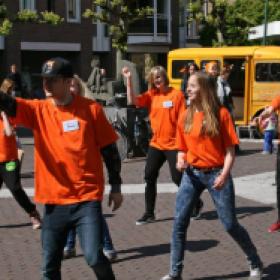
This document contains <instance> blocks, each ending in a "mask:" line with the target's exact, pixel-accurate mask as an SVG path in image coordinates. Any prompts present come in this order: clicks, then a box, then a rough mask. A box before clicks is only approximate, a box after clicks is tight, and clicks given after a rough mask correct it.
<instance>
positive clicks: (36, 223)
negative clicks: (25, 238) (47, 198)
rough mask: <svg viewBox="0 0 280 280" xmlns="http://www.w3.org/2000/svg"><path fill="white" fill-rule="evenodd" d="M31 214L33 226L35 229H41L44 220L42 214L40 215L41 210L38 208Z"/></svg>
mask: <svg viewBox="0 0 280 280" xmlns="http://www.w3.org/2000/svg"><path fill="white" fill-rule="evenodd" d="M29 215H30V220H31V223H32V228H33V229H34V230H36V229H40V228H41V227H42V220H41V216H40V214H39V212H38V211H37V210H34V211H33V212H31V213H30V214H29Z"/></svg>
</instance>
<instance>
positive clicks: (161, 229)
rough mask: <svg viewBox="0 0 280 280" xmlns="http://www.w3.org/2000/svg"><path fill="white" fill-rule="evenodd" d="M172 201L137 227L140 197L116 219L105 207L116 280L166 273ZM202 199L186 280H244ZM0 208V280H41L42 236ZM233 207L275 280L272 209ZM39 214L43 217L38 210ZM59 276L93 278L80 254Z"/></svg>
mask: <svg viewBox="0 0 280 280" xmlns="http://www.w3.org/2000/svg"><path fill="white" fill-rule="evenodd" d="M25 148H27V147H25ZM248 156H249V157H250V153H249V154H248ZM257 157H258V155H257ZM30 160H31V155H30V154H27V155H26V158H25V166H24V169H23V172H24V174H25V177H26V178H24V179H23V183H24V185H25V184H26V185H29V186H30V185H31V184H32V183H33V178H32V170H30V169H29V168H28V166H29V167H30V166H31V165H32V163H31V161H30ZM242 160H244V158H243V159H242ZM249 160H250V161H251V160H252V159H251V158H249ZM265 160H268V159H267V158H266V159H265ZM246 168H247V167H246ZM29 175H31V176H29ZM28 177H30V178H28ZM174 199H175V195H174V194H159V196H158V203H157V218H158V221H157V222H156V223H153V224H149V225H145V226H136V225H135V220H136V219H137V218H139V215H141V214H142V211H143V207H144V204H143V203H144V201H143V194H131V195H126V196H125V201H124V204H123V207H122V208H121V209H120V210H119V211H117V213H116V214H114V215H113V214H111V211H110V209H108V208H107V206H106V203H104V213H106V214H107V220H108V223H109V226H110V228H111V234H112V238H113V241H114V244H115V247H116V249H117V250H118V254H119V258H118V261H117V262H116V263H114V264H113V269H114V271H115V273H116V277H117V279H118V280H134V279H136V280H137V279H139V280H140V279H141V280H143V279H144V280H157V279H160V277H161V276H162V275H164V274H166V273H167V271H168V264H169V241H170V236H171V228H172V217H173V206H174ZM105 200H107V197H105ZM203 200H204V201H205V208H204V213H203V216H202V219H201V220H198V221H193V222H191V226H190V229H189V234H188V242H187V249H186V259H185V262H184V264H185V269H184V273H183V278H184V280H186V279H187V280H194V279H195V280H216V279H217V280H218V279H222V280H226V279H231V280H233V279H234V280H236V279H241V280H243V279H247V277H246V276H247V275H248V267H247V264H246V261H245V259H244V257H243V254H242V253H241V251H240V249H239V248H238V247H237V246H236V245H235V244H234V243H233V241H232V240H231V239H230V238H229V237H228V236H227V235H226V234H225V233H224V231H223V229H222V226H221V224H220V223H219V221H218V220H217V217H216V214H215V211H214V209H213V205H212V202H211V201H210V199H209V196H208V194H207V193H204V194H203ZM0 203H1V207H0V252H1V253H0V280H21V279H26V280H29V279H34V280H36V279H40V265H41V248H40V231H33V230H32V229H31V226H30V223H29V219H28V217H27V216H26V215H25V213H23V212H22V210H21V209H20V208H19V206H18V205H17V204H16V203H15V201H14V200H13V199H11V198H1V199H0ZM236 203H237V214H238V217H239V219H240V222H241V223H242V224H243V225H244V226H245V227H246V228H247V229H248V231H249V232H250V234H251V237H252V239H253V240H254V242H255V244H256V246H257V248H258V249H259V252H260V254H261V257H262V259H263V262H264V265H265V274H266V276H265V277H264V278H263V279H266V280H279V279H280V261H279V256H280V253H279V252H280V242H279V240H280V239H279V238H280V233H275V234H268V233H267V232H266V229H267V227H268V226H269V224H270V223H271V222H272V221H274V219H275V210H274V208H273V205H265V204H260V203H256V202H254V201H251V200H246V199H243V198H239V197H237V199H236ZM39 210H40V211H41V212H42V208H41V207H39ZM62 277H63V279H65V280H68V279H69V280H72V279H73V280H74V279H75V280H76V279H81V280H84V279H96V278H95V276H94V275H93V273H92V271H91V270H90V268H89V267H88V266H87V264H86V262H85V260H84V258H83V257H82V254H81V251H80V249H78V256H77V257H76V258H74V259H70V260H66V261H64V262H63V265H62Z"/></svg>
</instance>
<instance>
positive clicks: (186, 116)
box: [161, 72, 262, 280]
mask: <svg viewBox="0 0 280 280" xmlns="http://www.w3.org/2000/svg"><path fill="white" fill-rule="evenodd" d="M216 90H217V89H216V82H215V81H214V80H213V79H211V78H210V77H209V76H208V75H207V74H205V73H202V72H197V73H195V74H193V75H192V76H191V77H190V79H189V81H188V87H187V93H188V97H189V101H190V105H189V107H188V109H187V110H186V111H185V112H184V113H183V114H182V115H181V116H180V118H179V121H178V128H177V136H176V142H177V147H178V150H179V152H178V158H177V168H178V169H179V170H180V171H183V177H182V181H181V184H180V188H179V190H178V193H177V197H176V206H175V218H174V225H173V234H172V240H171V267H170V271H169V274H168V275H166V276H164V277H163V278H162V279H161V280H172V279H181V274H182V269H183V259H184V250H185V239H186V231H187V228H188V225H189V221H190V216H191V209H192V207H193V205H194V204H195V203H196V201H197V200H198V198H199V195H200V194H201V192H202V191H203V190H205V189H207V190H208V192H209V194H210V196H211V197H212V200H213V201H214V204H215V206H216V209H217V212H218V216H219V218H220V220H221V222H222V224H223V226H224V228H225V230H226V231H227V232H228V233H229V234H230V236H231V237H232V238H233V240H235V242H236V243H237V244H238V245H239V246H240V248H241V249H242V250H243V252H244V253H245V255H246V256H247V258H248V260H249V263H250V277H256V278H250V279H260V277H261V274H262V262H261V260H260V257H259V255H258V253H257V250H256V248H255V246H254V244H253V243H252V241H251V239H250V237H249V235H248V233H247V231H246V230H245V229H244V228H243V227H242V226H241V225H240V224H239V223H238V221H237V218H236V213H235V202H234V185H233V181H232V177H231V175H230V170H231V168H232V165H233V162H234V156H235V155H234V145H236V144H238V138H237V136H236V133H235V130H234V126H233V123H232V119H231V116H230V114H229V112H228V110H227V109H226V108H225V107H222V106H221V104H220V101H219V99H218V96H217V92H216Z"/></svg>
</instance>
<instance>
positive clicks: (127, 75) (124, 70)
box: [122, 66, 131, 79]
mask: <svg viewBox="0 0 280 280" xmlns="http://www.w3.org/2000/svg"><path fill="white" fill-rule="evenodd" d="M122 75H123V76H124V77H125V78H127V79H128V78H130V77H131V72H130V71H129V69H128V67H127V66H125V67H123V68H122Z"/></svg>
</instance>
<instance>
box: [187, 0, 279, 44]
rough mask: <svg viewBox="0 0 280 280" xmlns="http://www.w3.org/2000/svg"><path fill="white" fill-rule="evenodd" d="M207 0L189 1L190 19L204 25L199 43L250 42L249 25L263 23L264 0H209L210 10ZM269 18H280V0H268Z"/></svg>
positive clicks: (272, 19)
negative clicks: (205, 8)
mask: <svg viewBox="0 0 280 280" xmlns="http://www.w3.org/2000/svg"><path fill="white" fill-rule="evenodd" d="M204 2H205V1H204V0H190V1H189V7H188V11H189V18H188V20H190V21H191V20H197V21H198V22H199V24H200V25H201V29H200V43H201V44H202V45H204V46H213V45H249V44H252V43H255V42H250V41H249V40H248V33H249V29H250V27H253V26H256V25H260V24H263V22H264V5H265V1H264V0H235V1H229V0H208V2H209V3H210V13H209V14H208V15H205V14H204V13H203V3H204ZM268 4H269V5H268V22H270V21H274V20H280V1H279V0H268Z"/></svg>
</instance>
